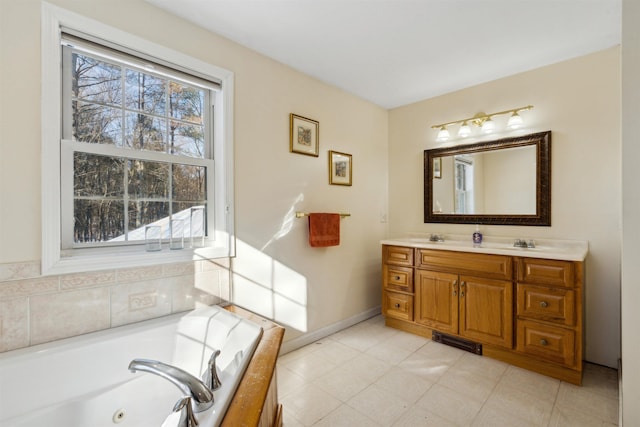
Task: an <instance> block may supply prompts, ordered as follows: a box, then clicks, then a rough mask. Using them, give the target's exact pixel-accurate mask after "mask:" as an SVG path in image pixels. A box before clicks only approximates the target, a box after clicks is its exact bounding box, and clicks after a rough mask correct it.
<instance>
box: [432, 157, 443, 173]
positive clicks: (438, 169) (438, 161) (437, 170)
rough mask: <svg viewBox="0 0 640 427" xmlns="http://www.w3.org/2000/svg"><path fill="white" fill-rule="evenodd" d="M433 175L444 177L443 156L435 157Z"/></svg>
mask: <svg viewBox="0 0 640 427" xmlns="http://www.w3.org/2000/svg"><path fill="white" fill-rule="evenodd" d="M433 177H434V178H442V157H436V158H435V159H433Z"/></svg>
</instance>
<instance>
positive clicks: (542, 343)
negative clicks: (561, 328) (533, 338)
mask: <svg viewBox="0 0 640 427" xmlns="http://www.w3.org/2000/svg"><path fill="white" fill-rule="evenodd" d="M548 344H549V341H547V340H545V339H544V338H543V339H541V340H540V345H548Z"/></svg>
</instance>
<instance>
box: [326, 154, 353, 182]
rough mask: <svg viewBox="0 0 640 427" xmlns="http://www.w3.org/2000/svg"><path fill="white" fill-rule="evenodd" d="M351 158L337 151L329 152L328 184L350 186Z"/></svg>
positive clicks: (349, 155)
mask: <svg viewBox="0 0 640 427" xmlns="http://www.w3.org/2000/svg"><path fill="white" fill-rule="evenodd" d="M352 175H353V174H352V156H351V154H347V153H340V152H338V151H329V184H332V185H349V186H350V185H351V179H352Z"/></svg>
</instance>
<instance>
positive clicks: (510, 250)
mask: <svg viewBox="0 0 640 427" xmlns="http://www.w3.org/2000/svg"><path fill="white" fill-rule="evenodd" d="M433 234H439V235H441V236H443V237H444V242H432V241H430V240H429V236H430V233H426V234H424V233H423V234H411V235H407V236H403V237H397V238H389V239H384V240H381V241H380V243H381V244H383V245H393V246H408V247H413V248H424V249H439V250H444V251H458V252H473V253H483V254H496V255H510V256H519V257H528V258H545V259H558V260H566V261H584V259H585V258H586V257H587V253H588V252H589V242H587V241H582V240H554V239H529V238H526V237H491V236H484V238H483V240H482V244H481V245H480V246H475V245H474V244H473V241H472V238H471V235H469V236H466V235H456V234H441V233H433ZM518 238H520V239H525V240H527V241H528V240H533V241H534V243H535V248H518V247H514V246H513V242H514V241H515V239H518Z"/></svg>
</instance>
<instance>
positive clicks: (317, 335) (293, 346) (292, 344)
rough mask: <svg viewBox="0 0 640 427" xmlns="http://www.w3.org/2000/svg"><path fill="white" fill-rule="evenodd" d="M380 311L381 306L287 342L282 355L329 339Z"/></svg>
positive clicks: (281, 349) (281, 350) (283, 346)
mask: <svg viewBox="0 0 640 427" xmlns="http://www.w3.org/2000/svg"><path fill="white" fill-rule="evenodd" d="M380 310H381V307H380V306H378V307H374V308H372V309H370V310H367V311H364V312H362V313H360V314H356V315H355V316H353V317H349V318H348V319H344V320H341V321H339V322H336V323H334V324H332V325H329V326H325V327H324V328H321V329H318V330H317V331H313V332H309V333H308V334H304V335H302V336H300V337H298V338H294V339H292V340H290V341H285V342H283V343H282V346H281V347H280V355H283V354H287V353H289V352H291V351H293V350H297V349H299V348H301V347H304V346H305V345H308V344H311V343H312V342H315V341H318V340H321V339H322V338H325V337H328V336H329V335H331V334H335V333H336V332H339V331H341V330H343V329H346V328H348V327H350V326H353V325H355V324H356V323H360V322H362V321H364V320H367V319H370V318H372V317H374V316H377V315H378V314H380Z"/></svg>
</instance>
